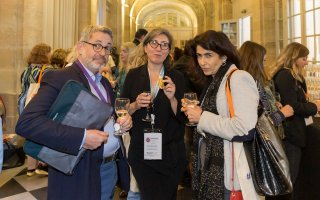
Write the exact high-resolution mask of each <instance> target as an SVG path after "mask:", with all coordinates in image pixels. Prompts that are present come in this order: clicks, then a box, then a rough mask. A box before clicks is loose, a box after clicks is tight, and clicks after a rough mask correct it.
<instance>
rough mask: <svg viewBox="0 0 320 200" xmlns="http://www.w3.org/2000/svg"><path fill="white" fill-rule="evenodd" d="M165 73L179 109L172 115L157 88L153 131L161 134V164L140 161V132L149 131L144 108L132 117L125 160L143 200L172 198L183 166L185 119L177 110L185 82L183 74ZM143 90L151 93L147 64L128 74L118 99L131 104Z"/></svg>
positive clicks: (163, 96) (142, 137)
mask: <svg viewBox="0 0 320 200" xmlns="http://www.w3.org/2000/svg"><path fill="white" fill-rule="evenodd" d="M164 74H165V75H167V76H169V77H171V79H172V80H173V82H174V83H175V85H176V88H177V89H176V93H175V97H176V99H177V101H178V108H177V114H176V115H175V114H174V113H173V111H172V109H171V104H170V102H169V100H168V98H167V97H166V96H165V94H164V92H163V90H161V89H160V90H159V92H158V94H157V96H156V98H155V99H154V109H153V110H154V114H155V128H160V129H161V131H162V160H161V161H159V160H156V161H155V160H154V161H151V160H144V159H143V157H144V156H143V148H144V132H143V130H144V129H145V128H150V123H146V122H143V121H142V118H144V117H145V116H146V109H145V108H142V109H139V110H137V111H136V112H134V113H133V115H132V120H133V127H132V129H131V131H130V134H131V142H130V148H129V153H128V154H129V156H128V160H129V164H130V165H131V167H132V171H133V174H134V176H135V178H136V180H137V183H138V186H139V189H140V191H141V194H142V198H143V199H146V200H148V199H156V198H159V199H169V198H166V196H165V195H172V191H176V186H177V185H178V181H179V177H180V175H181V174H182V173H183V172H184V169H185V168H184V167H185V165H186V155H185V147H184V140H183V139H184V122H185V116H184V114H183V113H181V111H180V109H181V98H182V97H183V94H184V91H185V86H184V83H185V81H184V77H183V75H182V74H181V73H180V72H178V71H176V70H174V69H172V70H170V71H168V70H167V69H165V73H164ZM143 91H150V80H149V75H148V70H147V66H146V65H143V66H141V67H138V68H135V69H132V70H130V71H129V72H128V74H127V77H126V80H125V83H124V86H123V92H122V94H121V96H122V97H126V98H129V99H130V102H134V101H135V100H136V98H137V96H138V95H139V94H140V93H142V92H143ZM164 177H165V178H164ZM162 180H164V182H162ZM155 181H156V182H157V183H155ZM150 184H153V186H154V185H155V184H162V185H161V186H160V187H161V189H160V188H157V189H156V190H152V189H151V188H152V187H150ZM153 188H154V187H153ZM146 195H147V196H146ZM150 196H151V198H150Z"/></svg>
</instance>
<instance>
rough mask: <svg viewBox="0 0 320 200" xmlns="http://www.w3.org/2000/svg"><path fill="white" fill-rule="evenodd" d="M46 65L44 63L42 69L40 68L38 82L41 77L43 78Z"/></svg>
mask: <svg viewBox="0 0 320 200" xmlns="http://www.w3.org/2000/svg"><path fill="white" fill-rule="evenodd" d="M45 67H46V65H45V64H44V65H42V67H41V70H40V74H39V77H38V83H40V81H41V79H42V74H43V71H44V68H45Z"/></svg>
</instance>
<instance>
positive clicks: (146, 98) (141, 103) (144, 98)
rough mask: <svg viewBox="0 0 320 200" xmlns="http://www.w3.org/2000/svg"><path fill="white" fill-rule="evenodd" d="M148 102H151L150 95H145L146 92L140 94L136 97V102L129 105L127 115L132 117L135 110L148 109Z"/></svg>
mask: <svg viewBox="0 0 320 200" xmlns="http://www.w3.org/2000/svg"><path fill="white" fill-rule="evenodd" d="M150 102H151V95H150V93H147V92H142V93H140V94H139V95H138V96H137V98H136V101H134V102H132V103H131V104H130V109H129V114H130V115H132V114H133V113H134V112H136V111H137V110H139V109H141V108H144V107H148V106H149V104H150Z"/></svg>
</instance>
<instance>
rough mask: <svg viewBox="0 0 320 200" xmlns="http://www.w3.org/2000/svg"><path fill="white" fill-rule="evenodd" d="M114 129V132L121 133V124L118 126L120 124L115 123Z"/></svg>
mask: <svg viewBox="0 0 320 200" xmlns="http://www.w3.org/2000/svg"><path fill="white" fill-rule="evenodd" d="M113 127H114V130H115V131H119V130H120V124H118V123H115V124H114V125H113Z"/></svg>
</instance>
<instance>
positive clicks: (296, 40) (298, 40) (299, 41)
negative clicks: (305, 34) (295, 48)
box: [293, 38, 301, 43]
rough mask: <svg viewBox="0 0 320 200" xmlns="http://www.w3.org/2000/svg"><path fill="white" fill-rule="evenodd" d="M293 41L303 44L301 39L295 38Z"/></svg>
mask: <svg viewBox="0 0 320 200" xmlns="http://www.w3.org/2000/svg"><path fill="white" fill-rule="evenodd" d="M293 41H294V42H298V43H301V38H294V39H293Z"/></svg>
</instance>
